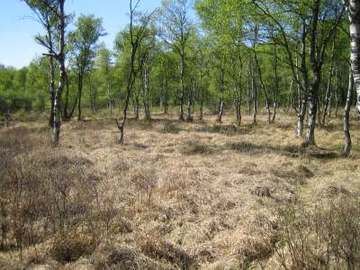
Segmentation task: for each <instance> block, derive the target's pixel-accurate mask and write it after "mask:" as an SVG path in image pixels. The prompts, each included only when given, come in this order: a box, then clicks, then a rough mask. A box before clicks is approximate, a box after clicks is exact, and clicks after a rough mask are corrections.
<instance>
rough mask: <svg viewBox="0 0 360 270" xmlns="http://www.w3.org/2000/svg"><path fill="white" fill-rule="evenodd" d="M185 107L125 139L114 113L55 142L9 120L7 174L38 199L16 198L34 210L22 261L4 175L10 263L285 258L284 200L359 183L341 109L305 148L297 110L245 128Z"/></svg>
mask: <svg viewBox="0 0 360 270" xmlns="http://www.w3.org/2000/svg"><path fill="white" fill-rule="evenodd" d="M161 117H164V116H161ZM175 117H176V116H169V117H168V118H167V119H156V118H157V117H156V115H155V117H154V118H155V120H154V121H153V122H152V123H147V122H142V121H140V122H135V121H131V122H130V123H129V126H128V127H129V128H128V129H127V130H126V134H125V135H126V137H125V140H126V144H125V145H118V144H116V137H117V128H116V126H115V125H114V123H113V122H112V121H110V120H89V121H86V122H70V123H65V124H64V125H63V129H62V140H61V144H60V146H59V147H58V148H56V149H51V147H50V146H48V145H47V128H46V123H45V122H43V123H38V122H32V123H31V124H29V123H16V124H13V126H12V127H11V128H9V129H5V128H3V129H1V130H0V154H1V156H6V159H1V160H0V165H1V170H0V175H1V177H2V178H1V179H5V180H6V179H7V180H9V181H10V180H11V181H14V179H15V180H16V181H19V180H20V179H22V183H28V184H27V185H26V187H27V188H25V189H24V191H23V192H25V193H26V194H30V195H32V196H33V197H34V196H36V198H37V199H36V200H32V201H28V200H26V199H25V197H23V198H24V199H23V200H21V207H20V208H16V209H17V210H18V212H16V213H17V215H20V214H21V213H22V214H21V216H25V217H27V219H24V220H23V222H22V223H20V224H18V225H17V226H18V227H20V228H21V229H22V234H21V235H22V236H24V235H27V238H26V239H27V240H26V241H25V240H24V239H22V241H23V243H22V249H23V252H22V262H20V259H19V258H20V250H19V246H18V243H17V242H16V237H15V235H16V233H15V231H14V224H15V223H13V222H14V220H16V216H14V213H15V212H13V211H14V209H15V208H9V204H10V202H12V200H13V199H14V198H16V191H18V190H13V191H12V192H10V193H9V194H10V195H6V196H5V195H4V196H3V193H1V190H5V189H2V188H3V186H2V185H6V184H7V183H11V181H10V182H7V181H4V180H1V181H2V182H1V183H0V194H2V196H1V197H0V205H1V207H2V209H3V210H4V211H3V212H1V211H0V218H1V219H0V226H2V231H3V232H6V233H5V234H6V235H2V236H0V240H2V239H5V238H6V239H5V240H6V241H5V240H4V244H3V247H2V250H0V269H17V268H16V267H20V268H21V267H23V266H24V265H25V266H26V265H27V266H29V265H36V264H37V265H43V266H44V268H43V269H246V268H248V267H254V268H261V267H264V268H266V269H278V268H277V267H278V265H277V264H276V262H277V261H276V254H275V247H277V243H278V241H279V239H278V237H279V231H278V230H279V227H280V226H279V224H277V222H278V216H277V209H278V208H280V207H284V206H287V205H294V204H295V205H297V204H300V203H304V204H305V205H312V204H313V203H314V202H316V201H318V200H319V198H320V199H329V198H330V199H332V200H333V199H334V198H337V197H339V196H341V195H342V194H352V195H354V196H355V195H357V194H360V193H359V192H360V184H359V180H358V179H360V178H359V176H360V165H358V164H359V154H360V148H358V147H357V145H358V143H359V142H360V132H359V131H358V130H355V131H353V132H352V135H353V142H354V151H353V154H352V156H351V158H349V159H344V158H342V157H341V156H340V155H338V154H337V153H338V152H339V150H340V148H341V147H340V146H341V144H342V132H341V123H340V121H339V120H335V119H332V123H331V124H332V126H331V128H330V129H329V128H328V129H325V128H324V129H318V130H317V134H316V135H317V138H318V141H317V143H318V145H319V147H321V148H312V149H309V150H305V149H303V148H301V147H299V146H300V145H301V140H300V139H296V138H295V137H294V130H293V122H292V121H293V119H295V118H290V117H289V116H285V115H279V119H280V120H279V122H278V123H277V124H273V125H267V124H266V116H265V115H264V116H263V119H262V118H260V122H259V124H258V125H257V126H253V125H251V119H250V118H246V117H245V119H244V126H242V127H236V126H234V125H232V119H231V118H230V117H228V118H225V121H224V123H223V124H222V125H219V124H215V118H211V119H210V118H209V119H207V121H202V122H196V121H195V122H194V123H181V122H178V121H177V120H175V119H176V118H175ZM353 125H354V126H355V125H356V124H355V123H353ZM14 172H15V175H14ZM9 173H10V175H9ZM34 185H35V186H34ZM34 187H37V188H36V189H34ZM38 187H39V188H38ZM11 196H12V197H11ZM49 198H52V199H49ZM65 198H66V199H65ZM62 202H65V203H66V204H65V206H62V204H61V203H62ZM11 205H14V204H11ZM44 206H47V207H44ZM50 206H51V207H50ZM9 209H10V210H9ZM20 210H21V211H20ZM40 210H41V211H40ZM65 210H66V211H65ZM9 211H10V212H9ZM64 211H65V212H64ZM64 213H66V215H63V214H64ZM25 214H26V215H25ZM34 215H35V216H34ZM4 220H5V221H4ZM29 220H31V222H29ZM45 225H46V226H45ZM25 232H26V233H25ZM33 233H35V234H33ZM59 233H63V235H62V236H61V234H59ZM59 235H60V236H61V237H60V238H59ZM66 236H67V237H66ZM70 236H71V237H70ZM5 246H6V247H5ZM72 249H75V250H76V252H75V251H74V252H71V250H72ZM34 250H36V252H35V254H36V255H34ZM69 253H71V254H75V255H76V256H75V255H74V257H72V255H71V256H70V255H69ZM64 254H65V255H64ZM67 261H71V263H67ZM45 266H46V267H48V268H45ZM30 269H31V268H30Z"/></svg>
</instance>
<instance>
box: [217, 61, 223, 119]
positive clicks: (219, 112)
mask: <svg viewBox="0 0 360 270" xmlns="http://www.w3.org/2000/svg"><path fill="white" fill-rule="evenodd" d="M224 92H225V68H224V67H223V66H222V67H221V70H220V100H219V110H218V118H217V121H218V122H219V123H221V122H222V117H223V115H224V106H225V102H224Z"/></svg>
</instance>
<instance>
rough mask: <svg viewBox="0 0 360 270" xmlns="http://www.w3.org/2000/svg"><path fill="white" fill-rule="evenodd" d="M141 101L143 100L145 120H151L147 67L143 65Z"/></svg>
mask: <svg viewBox="0 0 360 270" xmlns="http://www.w3.org/2000/svg"><path fill="white" fill-rule="evenodd" d="M143 102H144V113H145V120H146V121H150V120H151V112H150V105H149V75H148V70H147V67H146V66H145V67H144V72H143Z"/></svg>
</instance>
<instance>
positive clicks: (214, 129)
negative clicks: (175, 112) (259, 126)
mask: <svg viewBox="0 0 360 270" xmlns="http://www.w3.org/2000/svg"><path fill="white" fill-rule="evenodd" d="M254 127H255V126H254V125H246V126H240V127H239V126H236V125H221V124H213V125H210V126H208V125H205V126H202V127H199V128H197V129H195V131H196V132H206V133H218V134H223V135H227V136H235V135H244V134H250V133H251V132H252V130H253V128H254Z"/></svg>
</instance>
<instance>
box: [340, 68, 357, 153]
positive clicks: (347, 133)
mask: <svg viewBox="0 0 360 270" xmlns="http://www.w3.org/2000/svg"><path fill="white" fill-rule="evenodd" d="M353 88H354V78H353V76H352V72H351V69H350V71H349V85H348V90H347V95H346V104H345V109H344V149H343V155H344V156H345V157H348V156H349V155H350V152H351V146H352V143H351V135H350V108H351V99H352V91H353Z"/></svg>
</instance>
